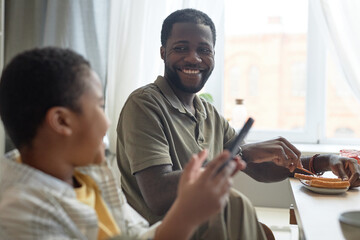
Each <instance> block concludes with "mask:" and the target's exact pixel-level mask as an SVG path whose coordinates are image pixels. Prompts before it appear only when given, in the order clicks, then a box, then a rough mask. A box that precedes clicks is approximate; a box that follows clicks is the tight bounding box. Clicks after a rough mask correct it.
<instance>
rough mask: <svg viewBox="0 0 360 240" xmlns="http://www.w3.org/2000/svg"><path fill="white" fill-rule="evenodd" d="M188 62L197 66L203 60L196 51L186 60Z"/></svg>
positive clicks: (190, 53) (191, 52)
mask: <svg viewBox="0 0 360 240" xmlns="http://www.w3.org/2000/svg"><path fill="white" fill-rule="evenodd" d="M184 60H185V61H186V62H189V63H192V64H196V63H201V62H202V58H201V57H200V56H199V54H198V53H197V52H196V51H190V52H189V54H188V55H187V56H186V57H185V59H184Z"/></svg>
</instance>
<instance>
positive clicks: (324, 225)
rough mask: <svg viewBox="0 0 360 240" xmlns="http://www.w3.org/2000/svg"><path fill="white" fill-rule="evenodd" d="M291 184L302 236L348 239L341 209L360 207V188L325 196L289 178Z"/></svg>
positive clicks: (310, 239) (313, 238)
mask: <svg viewBox="0 0 360 240" xmlns="http://www.w3.org/2000/svg"><path fill="white" fill-rule="evenodd" d="M290 185H291V190H292V193H293V195H294V199H295V206H294V207H295V215H296V220H297V223H298V226H299V237H300V239H307V240H321V239H329V240H332V239H334V240H341V239H345V238H344V236H343V235H342V232H341V228H340V224H339V220H338V219H339V216H340V214H341V213H342V212H345V211H350V210H360V189H359V188H355V189H350V190H349V191H347V192H346V193H343V194H340V195H324V194H319V193H314V192H311V191H310V190H308V189H306V188H305V187H304V186H303V185H302V184H301V183H300V181H299V180H298V179H294V178H290ZM359 239H360V236H359Z"/></svg>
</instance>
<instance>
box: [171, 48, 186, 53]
mask: <svg viewBox="0 0 360 240" xmlns="http://www.w3.org/2000/svg"><path fill="white" fill-rule="evenodd" d="M174 50H175V51H176V52H184V51H186V47H174Z"/></svg>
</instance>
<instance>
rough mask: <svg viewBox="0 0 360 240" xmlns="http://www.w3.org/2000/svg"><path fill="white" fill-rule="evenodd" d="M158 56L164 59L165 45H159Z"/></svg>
mask: <svg viewBox="0 0 360 240" xmlns="http://www.w3.org/2000/svg"><path fill="white" fill-rule="evenodd" d="M160 56H161V59H162V60H165V47H163V46H161V47H160Z"/></svg>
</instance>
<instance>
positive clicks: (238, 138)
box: [216, 117, 254, 173]
mask: <svg viewBox="0 0 360 240" xmlns="http://www.w3.org/2000/svg"><path fill="white" fill-rule="evenodd" d="M253 123H254V119H253V118H251V117H249V118H248V120H247V121H246V122H245V124H244V126H243V127H242V128H241V130H240V132H239V134H238V135H237V136H236V139H235V141H234V142H233V144H232V145H231V146H230V147H229V148H226V149H227V150H229V151H230V157H229V158H228V159H227V160H226V161H225V162H224V163H223V164H222V165H221V166H220V167H219V168H218V170H217V172H216V173H219V172H221V171H222V170H223V168H224V167H225V166H226V165H227V164H228V163H229V162H230V161H231V160H233V159H234V157H235V156H236V154H237V153H238V152H239V146H240V144H241V143H242V142H243V141H244V139H245V137H246V135H247V134H248V132H249V130H250V128H251V126H252V125H253Z"/></svg>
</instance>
